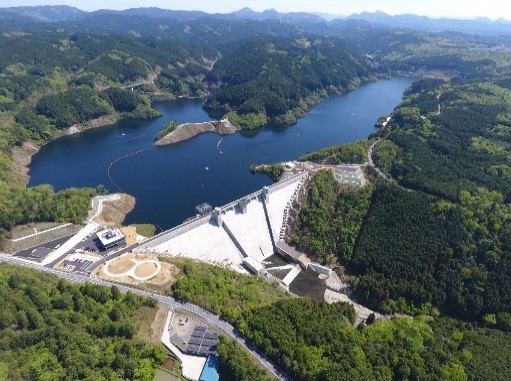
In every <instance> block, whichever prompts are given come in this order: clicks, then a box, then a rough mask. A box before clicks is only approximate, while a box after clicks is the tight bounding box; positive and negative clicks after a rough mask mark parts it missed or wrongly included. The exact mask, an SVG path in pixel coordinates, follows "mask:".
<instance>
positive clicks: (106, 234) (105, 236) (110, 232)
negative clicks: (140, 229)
mask: <svg viewBox="0 0 511 381" xmlns="http://www.w3.org/2000/svg"><path fill="white" fill-rule="evenodd" d="M124 238H125V236H124V234H123V233H122V232H121V230H120V229H117V228H116V229H105V230H101V231H100V232H98V239H99V241H100V242H101V244H102V245H103V246H108V245H110V244H111V243H114V242H117V241H119V240H121V239H124Z"/></svg>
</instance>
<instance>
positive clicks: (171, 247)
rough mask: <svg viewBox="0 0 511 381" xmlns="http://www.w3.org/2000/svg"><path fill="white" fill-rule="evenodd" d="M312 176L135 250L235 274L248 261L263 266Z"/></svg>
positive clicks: (260, 192)
mask: <svg viewBox="0 0 511 381" xmlns="http://www.w3.org/2000/svg"><path fill="white" fill-rule="evenodd" d="M309 176H310V175H309V173H308V172H302V173H299V174H295V175H293V176H291V177H289V178H287V179H285V180H283V181H280V182H278V183H275V184H273V185H270V186H266V187H264V188H262V189H260V190H258V191H256V192H253V193H251V194H249V195H247V196H244V197H241V198H239V199H237V200H235V201H233V202H230V203H229V204H227V205H224V206H221V207H217V208H215V209H213V210H212V211H210V212H207V213H206V214H205V215H199V216H197V217H196V218H194V219H192V220H190V221H187V222H185V223H183V224H181V225H179V226H176V227H175V228H172V229H170V230H167V231H165V232H163V233H160V234H158V235H157V236H155V237H153V238H150V239H148V240H146V241H144V242H143V243H141V244H140V245H139V246H138V247H137V248H136V249H135V250H134V251H136V252H148V253H154V254H160V255H168V256H173V257H186V258H191V259H195V260H198V261H202V262H208V263H212V264H216V265H220V266H223V267H229V268H232V269H234V270H238V271H239V270H242V264H243V261H244V260H245V258H252V259H253V260H255V261H257V262H259V263H260V262H262V261H264V260H265V259H266V258H268V257H270V256H271V255H273V254H274V253H275V252H276V251H277V242H278V241H279V240H280V239H281V238H282V236H283V234H284V230H285V225H286V222H287V216H288V213H289V209H290V208H291V206H292V204H293V202H294V201H295V200H296V199H297V197H298V195H299V194H302V195H303V194H304V192H305V191H306V190H305V184H306V181H307V180H308V178H309Z"/></svg>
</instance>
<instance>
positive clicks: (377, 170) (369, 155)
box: [367, 139, 389, 180]
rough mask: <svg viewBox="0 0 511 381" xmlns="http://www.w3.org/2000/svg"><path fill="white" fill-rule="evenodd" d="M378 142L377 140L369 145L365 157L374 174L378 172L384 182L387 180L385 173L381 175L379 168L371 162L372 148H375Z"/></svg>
mask: <svg viewBox="0 0 511 381" xmlns="http://www.w3.org/2000/svg"><path fill="white" fill-rule="evenodd" d="M379 142H380V140H379V139H378V140H377V141H375V142H374V143H373V144H371V146H370V147H369V150H368V151H367V156H368V158H369V165H370V166H371V167H373V168H374V169H375V170H376V172H378V174H379V175H380V176H381V177H383V178H384V179H385V180H388V179H389V178H388V177H387V175H386V174H385V173H383V172H382V171H381V170H380V168H378V167H377V166H376V165H375V164H374V161H373V150H374V147H376V144H378V143H379Z"/></svg>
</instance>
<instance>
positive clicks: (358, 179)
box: [335, 165, 366, 187]
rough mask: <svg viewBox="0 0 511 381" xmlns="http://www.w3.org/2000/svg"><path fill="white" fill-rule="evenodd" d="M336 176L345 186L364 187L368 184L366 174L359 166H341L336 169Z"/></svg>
mask: <svg viewBox="0 0 511 381" xmlns="http://www.w3.org/2000/svg"><path fill="white" fill-rule="evenodd" d="M335 176H336V177H337V180H339V182H341V183H343V184H347V185H352V186H356V187H363V186H364V185H365V184H366V179H365V177H364V172H363V171H362V168H361V167H360V166H358V165H339V166H337V167H335Z"/></svg>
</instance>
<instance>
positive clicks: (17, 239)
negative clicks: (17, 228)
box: [11, 222, 72, 242]
mask: <svg viewBox="0 0 511 381" xmlns="http://www.w3.org/2000/svg"><path fill="white" fill-rule="evenodd" d="M69 225H72V223H70V222H69V223H67V224H64V225H59V226H55V227H54V228H51V229H46V230H41V231H39V232H38V231H37V230H36V229H35V228H34V230H35V231H36V232H35V233H34V234H29V235H26V236H24V237H21V238H16V239H11V242H19V241H23V240H24V239H27V238H31V237H35V236H38V235H40V234H45V233H48V232H51V231H53V230H58V229H62V228H64V227H66V226H69Z"/></svg>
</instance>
